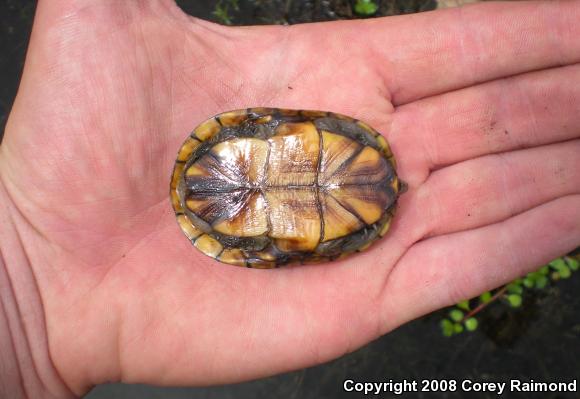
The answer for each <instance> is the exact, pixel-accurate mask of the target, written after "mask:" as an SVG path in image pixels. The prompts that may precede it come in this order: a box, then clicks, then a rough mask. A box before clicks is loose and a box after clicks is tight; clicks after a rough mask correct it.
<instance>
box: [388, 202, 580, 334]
mask: <svg viewBox="0 0 580 399" xmlns="http://www.w3.org/2000/svg"><path fill="white" fill-rule="evenodd" d="M578 245H580V195H570V196H566V197H562V198H559V199H557V200H554V201H551V202H548V203H545V204H543V205H541V206H538V207H536V208H533V209H531V210H529V211H527V212H524V213H522V214H519V215H517V216H514V217H511V218H509V219H507V220H505V221H503V222H501V223H496V224H492V225H488V226H485V227H481V228H478V229H475V230H469V231H463V232H459V233H453V234H447V235H442V236H437V237H433V238H430V239H427V240H425V241H421V242H419V243H417V244H415V245H414V246H413V247H411V249H410V250H409V251H408V252H407V253H406V254H405V255H404V256H403V258H402V259H401V260H400V261H399V263H398V264H397V266H396V267H395V268H394V269H393V271H392V272H391V275H390V276H389V277H388V280H387V282H386V285H385V288H384V290H383V293H382V294H383V297H382V300H383V308H382V311H383V315H384V316H385V317H386V320H388V322H386V323H384V325H383V328H384V329H385V330H389V329H391V328H392V327H393V324H392V323H393V322H394V323H396V324H394V325H398V324H401V323H404V322H406V321H409V320H411V319H414V318H416V317H419V316H421V315H423V314H426V313H429V312H431V311H434V310H437V309H439V308H442V307H445V306H449V305H452V304H454V303H457V302H459V301H461V300H463V299H468V298H472V297H475V296H477V295H479V294H481V293H482V292H484V291H486V290H490V289H493V288H496V287H498V286H500V285H502V284H506V283H508V282H509V281H511V280H513V279H515V278H517V277H520V276H522V275H524V274H526V273H528V272H531V271H533V270H535V269H536V268H538V267H539V266H540V265H542V264H544V263H546V262H549V261H550V260H552V259H554V258H556V257H558V256H561V255H562V254H565V253H567V252H569V251H571V250H573V249H574V248H576V247H577V246H578ZM401 309H404V310H405V311H404V312H401Z"/></svg>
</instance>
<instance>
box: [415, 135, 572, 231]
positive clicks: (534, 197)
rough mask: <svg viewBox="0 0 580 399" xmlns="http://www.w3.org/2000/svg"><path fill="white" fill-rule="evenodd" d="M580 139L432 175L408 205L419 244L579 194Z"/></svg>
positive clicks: (497, 156)
mask: <svg viewBox="0 0 580 399" xmlns="http://www.w3.org/2000/svg"><path fill="white" fill-rule="evenodd" d="M578 154H580V140H573V141H569V142H565V143H559V144H553V145H550V146H542V147H536V148H533V149H527V150H521V151H515V152H510V153H505V154H499V155H490V156H486V157H482V158H477V159H473V160H470V161H466V162H462V163H459V164H455V165H452V166H449V167H446V168H443V169H440V170H438V171H436V172H434V173H433V174H432V175H431V176H429V179H428V180H427V181H426V182H425V184H423V185H422V186H421V187H420V188H418V189H417V192H416V194H415V195H413V196H412V197H411V199H410V201H411V202H412V204H410V205H409V204H407V207H408V208H410V209H414V210H416V211H415V212H413V213H412V214H411V215H409V219H410V220H409V223H410V224H411V225H414V226H416V229H417V230H416V234H417V235H416V237H415V239H416V240H419V239H422V238H424V237H427V236H433V235H441V234H447V233H452V232H456V231H462V230H467V229H473V228H477V227H481V226H485V225H489V224H492V223H497V222H499V221H502V220H505V219H507V218H509V217H511V216H514V215H517V214H520V213H522V212H524V211H527V210H528V209H531V208H534V207H536V206H538V205H541V204H543V203H546V202H549V201H552V200H555V199H557V198H560V197H564V196H567V195H572V194H580V158H578Z"/></svg>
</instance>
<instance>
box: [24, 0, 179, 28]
mask: <svg viewBox="0 0 580 399" xmlns="http://www.w3.org/2000/svg"><path fill="white" fill-rule="evenodd" d="M176 10H178V7H177V5H176V4H175V1H174V0H144V1H139V0H128V1H118V0H39V2H38V6H37V9H36V16H35V21H34V22H35V25H37V24H40V25H42V26H44V23H47V24H48V25H51V24H53V23H55V22H57V21H58V20H68V22H69V23H70V22H75V20H78V18H82V17H83V16H90V17H92V18H95V17H96V18H99V19H101V22H103V24H105V25H109V24H111V23H118V22H123V21H126V20H127V18H128V17H130V16H131V15H135V14H136V13H141V15H145V13H147V12H156V13H159V12H162V11H171V12H175V11H176Z"/></svg>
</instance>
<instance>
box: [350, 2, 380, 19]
mask: <svg viewBox="0 0 580 399" xmlns="http://www.w3.org/2000/svg"><path fill="white" fill-rule="evenodd" d="M378 9H379V5H378V4H377V2H376V0H356V3H355V4H354V12H355V13H357V14H358V15H362V16H370V15H373V14H374V13H376V12H377V10H378Z"/></svg>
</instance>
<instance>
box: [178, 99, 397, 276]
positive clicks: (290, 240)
mask: <svg viewBox="0 0 580 399" xmlns="http://www.w3.org/2000/svg"><path fill="white" fill-rule="evenodd" d="M405 187H406V185H405V184H404V183H403V182H402V181H400V180H399V179H398V177H397V173H396V163H395V158H394V157H393V153H392V152H391V149H390V147H389V144H388V143H387V141H386V140H385V138H384V137H383V136H382V135H380V134H379V133H378V132H377V131H375V130H374V129H373V128H372V127H370V126H369V125H368V124H366V123H364V122H362V121H360V120H357V119H354V118H351V117H348V116H345V115H341V114H337V113H332V112H325V111H306V110H291V109H279V108H248V109H243V110H234V111H229V112H224V113H221V114H218V115H216V116H214V117H212V118H210V119H208V120H206V121H204V122H202V123H201V124H200V125H199V126H197V127H196V128H195V129H194V130H193V133H191V135H190V136H189V137H187V139H186V140H185V141H184V142H183V144H182V146H181V148H180V149H179V151H178V154H177V159H176V161H175V165H174V169H173V174H172V177H171V184H170V197H171V203H172V205H173V209H174V211H175V215H176V217H177V222H178V225H179V226H180V227H181V229H182V230H183V232H184V233H185V235H186V236H187V238H188V239H189V240H190V241H191V242H192V243H193V245H194V246H195V247H196V248H197V249H199V250H200V251H201V252H203V253H204V254H206V255H208V256H210V257H212V258H214V259H216V260H218V261H220V262H223V263H227V264H231V265H236V266H243V267H251V268H260V269H269V268H275V267H279V266H283V265H288V264H297V263H300V264H306V263H318V262H327V261H332V260H335V259H342V258H344V257H346V256H349V255H350V254H353V253H355V252H360V251H363V250H365V249H367V248H368V247H369V246H370V245H371V244H372V243H373V242H374V241H376V240H377V239H378V238H380V237H383V236H384V235H385V234H386V233H387V231H388V230H389V226H390V224H391V219H392V218H393V215H394V212H395V208H396V204H397V199H398V197H399V195H400V194H401V193H402V192H403V191H404V190H405Z"/></svg>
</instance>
